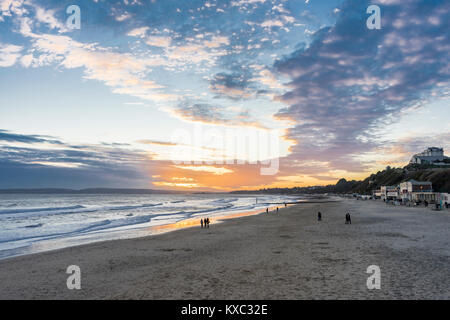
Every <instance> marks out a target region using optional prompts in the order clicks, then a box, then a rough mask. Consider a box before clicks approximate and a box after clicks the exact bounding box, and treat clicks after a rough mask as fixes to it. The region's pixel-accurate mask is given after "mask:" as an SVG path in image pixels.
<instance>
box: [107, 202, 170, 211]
mask: <svg viewBox="0 0 450 320" xmlns="http://www.w3.org/2000/svg"><path fill="white" fill-rule="evenodd" d="M160 205H162V202H160V203H146V204H140V205H135V206H117V207H106V209H107V210H111V211H115V210H132V209H140V208H151V207H156V206H160Z"/></svg>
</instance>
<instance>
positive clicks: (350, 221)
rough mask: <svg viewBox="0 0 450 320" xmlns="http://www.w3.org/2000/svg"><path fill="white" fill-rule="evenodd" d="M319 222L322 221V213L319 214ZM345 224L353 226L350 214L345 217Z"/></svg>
mask: <svg viewBox="0 0 450 320" xmlns="http://www.w3.org/2000/svg"><path fill="white" fill-rule="evenodd" d="M317 220H318V221H322V212H320V211H319V212H318V213H317ZM345 224H352V217H351V216H350V213H348V212H347V214H346V215H345Z"/></svg>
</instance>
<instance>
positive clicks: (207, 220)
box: [206, 218, 209, 228]
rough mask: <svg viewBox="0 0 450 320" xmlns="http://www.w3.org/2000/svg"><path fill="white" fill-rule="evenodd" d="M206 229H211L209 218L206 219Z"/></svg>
mask: <svg viewBox="0 0 450 320" xmlns="http://www.w3.org/2000/svg"><path fill="white" fill-rule="evenodd" d="M206 227H207V228H209V218H206Z"/></svg>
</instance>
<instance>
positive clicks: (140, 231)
mask: <svg viewBox="0 0 450 320" xmlns="http://www.w3.org/2000/svg"><path fill="white" fill-rule="evenodd" d="M334 201H336V200H330V199H328V200H325V198H324V200H323V201H320V200H319V201H317V200H316V199H312V200H311V201H309V200H300V201H296V202H280V203H277V202H273V203H268V205H269V206H268V208H269V212H270V211H272V210H275V208H276V207H277V205H279V206H280V208H281V205H284V204H287V205H288V206H292V205H300V204H305V203H322V202H323V203H325V202H334ZM261 210H262V208H258V209H252V210H244V211H236V212H234V211H231V212H232V213H229V214H224V215H218V216H212V217H211V216H210V220H211V221H212V223H215V224H217V223H221V222H223V221H226V220H228V219H234V218H239V217H245V216H252V215H258V214H264V213H265V211H261ZM264 210H265V209H264ZM205 216H208V213H205ZM201 218H202V217H198V218H188V219H185V220H180V221H178V222H175V223H168V224H162V225H156V226H147V227H143V226H141V227H140V226H136V227H134V228H130V229H128V230H127V229H125V230H119V229H113V230H108V231H103V232H102V234H104V235H105V237H104V238H103V239H100V240H91V241H89V240H87V239H90V238H91V239H92V238H95V236H96V235H97V233H86V234H80V235H78V236H75V237H67V238H64V237H62V238H53V239H48V240H42V241H38V242H35V243H33V244H32V245H29V246H24V247H19V248H14V249H5V250H3V251H4V252H7V251H12V252H16V253H13V254H9V255H4V256H1V255H0V261H3V260H6V259H11V258H15V257H21V256H27V255H34V254H40V253H45V252H50V251H56V250H63V249H66V248H71V247H78V246H84V245H89V244H94V243H101V242H106V241H115V240H125V239H138V238H145V237H153V236H158V235H160V234H164V233H167V232H173V231H176V230H180V229H185V228H192V227H196V226H198V225H199V224H200V219H201ZM108 233H109V234H108ZM69 243H71V244H69ZM33 247H34V249H32V248H33Z"/></svg>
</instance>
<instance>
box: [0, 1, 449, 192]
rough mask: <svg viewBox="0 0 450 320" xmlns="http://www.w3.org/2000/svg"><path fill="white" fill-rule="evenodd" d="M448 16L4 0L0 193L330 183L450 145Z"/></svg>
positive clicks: (299, 5) (401, 10) (341, 5)
mask: <svg viewBox="0 0 450 320" xmlns="http://www.w3.org/2000/svg"><path fill="white" fill-rule="evenodd" d="M71 5H77V6H78V8H79V9H80V26H79V28H74V27H73V24H71V23H70V22H73V21H75V20H72V19H71V17H72V15H73V11H70V10H69V12H67V9H68V8H69V7H70V6H71ZM370 5H377V6H378V7H379V8H380V15H379V19H380V20H379V21H380V23H381V28H379V29H377V28H369V27H368V22H367V21H368V19H370V17H371V15H372V14H373V12H371V11H369V12H368V11H367V9H368V7H369V6H370ZM449 18H450V3H449V2H448V1H444V0H442V1H438V0H414V1H413V0H373V1H365V0H330V1H318V0H233V1H214V0H206V1H205V0H164V1H163V0H117V1H106V0H81V1H73V0H70V1H65V0H57V1H56V0H0V188H48V187H54V188H89V187H111V188H153V189H176V190H189V191H231V190H238V189H259V188H271V187H294V186H312V185H326V184H332V183H336V181H338V180H339V179H340V178H346V179H363V178H365V177H366V176H368V175H369V174H370V173H373V172H376V171H378V170H382V169H383V168H384V167H386V166H388V165H390V166H404V165H406V164H407V163H408V161H409V159H410V158H411V156H412V155H413V154H414V153H418V152H421V151H423V149H425V148H427V147H430V146H436V147H443V148H444V149H445V150H448V149H449V148H450V142H449V141H450V139H449V138H450V121H449V120H450V108H449V107H450V97H449V93H450V90H449V88H450V86H449V80H450V64H449V62H450V60H449V55H448V52H450V26H449V20H450V19H449ZM68 22H69V23H68Z"/></svg>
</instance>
